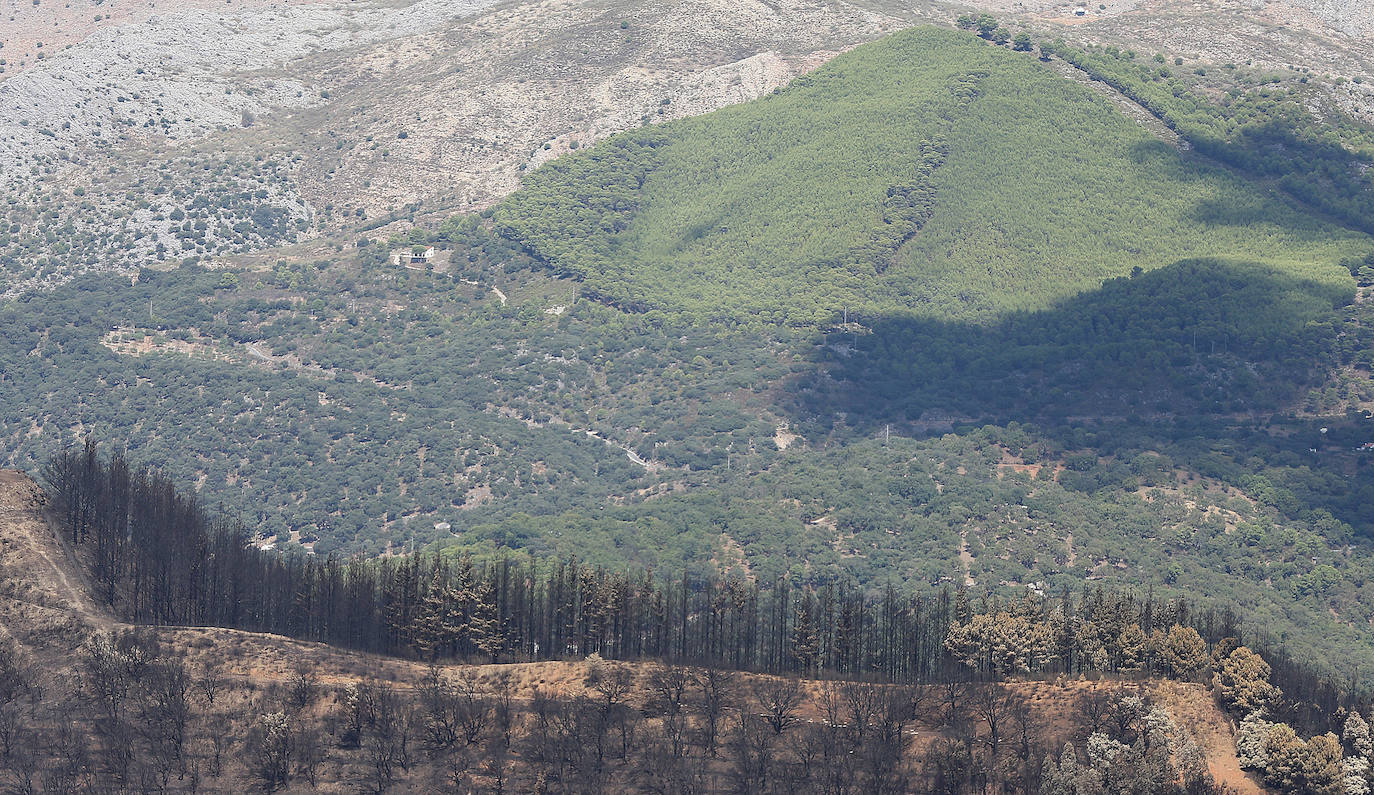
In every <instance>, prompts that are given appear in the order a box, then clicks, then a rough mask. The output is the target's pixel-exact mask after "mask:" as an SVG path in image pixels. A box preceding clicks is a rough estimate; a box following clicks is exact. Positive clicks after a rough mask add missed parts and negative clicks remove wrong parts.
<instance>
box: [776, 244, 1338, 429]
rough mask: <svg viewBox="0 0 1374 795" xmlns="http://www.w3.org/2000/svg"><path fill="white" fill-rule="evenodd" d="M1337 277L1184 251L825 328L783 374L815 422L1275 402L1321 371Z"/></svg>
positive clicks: (1059, 415)
mask: <svg viewBox="0 0 1374 795" xmlns="http://www.w3.org/2000/svg"><path fill="white" fill-rule="evenodd" d="M1352 297H1353V293H1352V291H1351V290H1350V289H1349V288H1347V287H1342V286H1340V285H1338V284H1334V283H1321V282H1316V281H1312V280H1307V279H1299V278H1295V277H1293V276H1291V275H1289V274H1286V273H1283V272H1281V271H1278V270H1275V269H1273V268H1270V267H1267V266H1264V265H1258V264H1252V263H1244V262H1233V261H1224V260H1216V259H1192V260H1184V261H1180V262H1177V263H1175V264H1173V265H1170V266H1167V267H1164V268H1160V269H1157V270H1154V271H1150V272H1146V273H1137V274H1135V275H1134V276H1132V277H1125V278H1117V279H1112V280H1109V281H1107V282H1106V283H1104V284H1103V285H1102V287H1101V288H1099V289H1098V290H1094V291H1092V292H1089V293H1084V294H1081V295H1079V296H1076V297H1073V298H1070V299H1068V300H1066V301H1063V302H1061V303H1060V304H1058V305H1057V306H1055V307H1053V308H1050V309H1046V310H1041V311H1035V312H1021V313H1015V314H1011V315H1007V316H1005V317H1004V318H1002V319H1001V320H1000V321H998V322H996V323H994V324H991V325H978V324H972V323H959V322H947V321H941V320H933V319H929V318H922V317H917V316H913V315H901V314H890V315H880V316H876V317H859V318H858V325H855V324H851V325H850V326H843V325H836V326H831V327H829V328H827V329H825V330H824V331H822V332H821V333H820V335H819V336H818V338H817V339H816V345H815V346H814V348H813V364H814V365H815V368H814V369H813V370H811V371H809V372H808V373H806V374H804V375H802V376H800V377H799V378H798V380H797V381H795V382H794V383H793V385H792V387H793V389H792V390H791V393H792V397H793V398H794V399H795V407H796V409H797V410H798V412H799V413H801V414H804V415H807V417H805V418H802V417H799V419H808V420H809V421H810V422H811V423H812V424H815V423H817V422H819V423H822V424H824V422H825V419H824V418H825V417H826V416H827V415H832V416H833V415H835V414H837V413H839V412H843V413H844V414H845V416H846V418H847V421H848V422H850V423H854V422H858V423H863V422H865V421H873V422H878V421H881V422H891V421H892V419H893V417H894V416H896V417H899V418H902V419H905V420H908V421H910V422H912V424H913V425H916V424H919V420H918V418H919V417H920V416H921V415H922V414H927V413H930V412H938V413H941V414H944V415H948V416H951V417H963V418H969V419H979V418H986V419H993V420H996V421H1011V420H1017V421H1036V422H1046V421H1049V422H1056V421H1063V420H1066V419H1069V418H1072V417H1075V416H1078V415H1089V416H1104V415H1109V416H1125V415H1128V414H1136V415H1142V416H1146V415H1177V414H1180V413H1183V412H1193V413H1197V412H1201V413H1238V412H1272V411H1277V410H1281V409H1282V408H1284V407H1285V406H1286V405H1287V404H1288V402H1289V401H1290V400H1291V399H1292V398H1293V396H1294V394H1295V393H1296V392H1297V391H1298V390H1300V389H1301V388H1303V387H1304V386H1305V385H1307V384H1310V383H1313V382H1314V380H1315V379H1317V378H1319V377H1320V376H1321V375H1322V374H1323V373H1324V370H1323V369H1322V363H1323V359H1324V357H1325V354H1326V352H1327V351H1328V349H1329V348H1330V340H1331V338H1332V337H1333V336H1334V332H1335V328H1334V326H1333V325H1332V324H1333V323H1334V322H1335V321H1336V314H1335V311H1334V310H1336V309H1338V308H1339V307H1341V306H1342V305H1344V304H1347V303H1349V301H1350V300H1351V299H1352Z"/></svg>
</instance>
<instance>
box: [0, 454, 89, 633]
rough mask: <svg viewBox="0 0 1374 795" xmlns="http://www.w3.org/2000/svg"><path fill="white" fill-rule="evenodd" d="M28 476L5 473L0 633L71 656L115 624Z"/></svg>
mask: <svg viewBox="0 0 1374 795" xmlns="http://www.w3.org/2000/svg"><path fill="white" fill-rule="evenodd" d="M46 507H47V497H46V496H45V495H44V494H43V492H42V490H41V489H39V487H38V485H37V484H35V483H34V482H33V481H32V480H31V479H29V478H28V476H26V475H24V474H23V473H20V472H15V471H12V470H0V632H3V633H4V634H6V635H9V636H11V637H13V638H14V639H15V640H16V641H18V642H19V643H20V644H21V645H22V646H24V647H25V648H27V649H29V650H30V651H32V652H34V653H35V654H38V655H40V656H46V655H48V654H53V653H62V652H64V651H69V650H70V649H71V648H72V647H73V646H74V645H75V644H76V643H79V642H80V639H81V638H82V637H84V635H85V634H86V633H87V632H89V630H90V629H91V628H93V627H110V626H112V625H113V623H114V622H113V620H112V619H111V618H110V616H109V615H108V614H106V613H105V612H104V611H102V610H100V609H99V608H97V607H96V605H95V603H94V601H93V600H92V599H91V598H90V592H89V591H88V590H87V589H86V585H85V582H84V581H83V579H82V577H81V575H80V573H79V568H78V567H76V566H75V565H74V562H73V560H72V559H71V557H70V556H69V554H68V551H67V548H66V546H65V545H64V544H63V543H62V541H61V539H59V538H58V537H57V534H56V533H55V532H54V530H53V527H52V525H51V524H50V523H49V522H48V520H47V517H46V515H45V513H44V511H45V510H46Z"/></svg>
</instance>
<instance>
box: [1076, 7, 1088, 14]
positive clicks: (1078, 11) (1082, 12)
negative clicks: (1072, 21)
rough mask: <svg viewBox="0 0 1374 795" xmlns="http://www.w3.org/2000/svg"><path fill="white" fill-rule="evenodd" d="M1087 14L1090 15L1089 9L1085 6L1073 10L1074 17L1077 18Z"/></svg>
mask: <svg viewBox="0 0 1374 795" xmlns="http://www.w3.org/2000/svg"><path fill="white" fill-rule="evenodd" d="M1086 13H1088V9H1086V8H1084V7H1083V6H1079V7H1078V8H1075V9H1074V10H1073V15H1074V16H1076V17H1081V16H1083V15H1084V14H1086Z"/></svg>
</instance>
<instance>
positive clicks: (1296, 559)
mask: <svg viewBox="0 0 1374 795" xmlns="http://www.w3.org/2000/svg"><path fill="white" fill-rule="evenodd" d="M1041 49H1042V50H1043V54H1042V52H1041V51H1030V52H1017V51H1013V50H1012V49H1009V48H1007V47H1002V46H997V45H995V44H993V43H991V42H988V41H984V40H982V39H980V38H978V37H977V36H975V35H973V34H971V33H963V32H957V31H946V30H939V29H935V28H922V29H915V30H911V31H907V32H904V33H900V34H897V35H895V36H892V37H889V38H887V39H884V40H882V41H880V42H877V43H874V44H871V45H866V46H864V47H860V48H857V49H855V50H853V51H851V52H849V53H847V54H845V55H843V56H840V57H838V58H836V59H835V60H834V61H833V62H831V63H830V64H828V65H826V66H824V67H822V68H820V69H818V70H816V71H815V72H812V73H811V74H809V75H807V76H806V77H803V78H801V79H799V80H797V81H796V82H794V83H793V84H792V85H791V86H789V87H787V88H785V89H782V90H780V91H779V92H777V93H775V94H774V95H772V96H769V97H767V98H764V99H761V100H758V101H755V102H751V103H748V104H745V105H740V106H736V107H731V108H727V109H725V110H722V111H718V112H716V113H712V114H708V115H706V116H701V117H697V118H691V119H685V120H682V121H677V122H670V123H666V124H661V125H650V126H645V127H643V128H640V129H636V130H632V131H629V132H627V133H624V134H622V135H620V136H616V137H613V138H611V139H609V140H607V141H605V142H603V143H601V144H598V145H597V146H595V147H591V148H588V149H583V150H579V151H577V152H575V153H573V154H571V155H568V156H565V157H563V158H560V159H558V160H556V161H554V162H552V163H551V164H549V165H547V166H545V167H544V168H542V169H540V170H539V171H536V172H534V173H532V174H530V175H528V177H527V178H526V180H525V185H524V188H523V189H522V190H521V191H519V192H517V193H516V194H514V195H512V196H511V197H509V198H508V199H507V200H506V201H505V202H503V203H502V204H500V205H499V206H497V207H496V208H494V209H493V210H492V211H491V212H489V213H485V214H483V215H482V216H462V217H454V218H450V219H449V220H447V221H445V222H443V223H441V224H431V225H421V226H418V227H417V228H415V229H414V230H412V231H411V232H410V233H409V234H408V235H407V236H398V237H396V238H395V239H393V240H389V241H381V242H373V241H370V240H368V239H367V237H366V235H365V234H361V233H360V234H359V235H356V236H353V237H350V238H348V239H342V238H341V239H339V240H337V241H335V245H334V247H333V251H332V253H331V254H329V255H327V256H318V255H311V256H308V257H306V256H300V255H299V254H298V253H297V252H298V250H299V249H296V248H286V249H282V250H281V252H280V254H281V256H280V258H276V259H275V264H272V265H269V266H267V267H265V268H264V267H247V266H246V265H243V266H240V267H233V268H227V269H224V268H218V269H207V268H205V267H203V265H201V264H198V263H193V262H192V263H186V264H183V265H181V266H180V267H176V268H158V269H145V270H143V271H141V272H140V273H139V274H138V278H137V279H136V280H135V281H134V282H133V283H130V279H128V278H127V277H119V276H99V275H92V276H86V277H82V278H80V279H78V280H76V281H73V282H71V283H69V284H67V285H65V286H62V287H59V288H57V289H54V290H52V291H48V292H41V293H31V294H27V295H25V296H22V297H21V298H19V299H17V300H14V301H11V302H8V303H5V304H0V439H3V440H4V441H3V445H2V447H0V449H3V451H4V454H3V455H2V456H0V463H4V464H7V465H14V466H21V467H24V468H26V469H29V470H31V471H37V469H38V467H39V466H41V462H43V461H46V460H48V458H49V457H50V456H51V454H52V453H53V452H54V451H55V450H57V449H59V448H60V447H61V446H62V445H64V444H71V443H74V442H76V441H78V440H80V439H83V438H86V437H92V438H96V439H100V440H102V442H103V443H104V444H105V445H106V446H107V447H109V446H114V447H124V448H126V450H127V455H128V457H129V459H130V460H131V461H132V462H134V463H135V464H137V465H139V466H143V465H149V466H154V467H158V468H160V469H161V470H162V471H164V472H166V473H167V474H169V475H170V476H172V477H173V478H175V479H176V480H177V481H178V482H180V483H183V484H185V485H186V486H187V487H188V488H191V489H195V490H196V491H197V493H198V495H199V498H200V499H201V501H202V502H203V503H205V504H206V505H207V506H209V507H210V508H212V509H214V510H219V509H220V508H222V509H223V511H224V512H225V513H227V514H228V515H230V516H232V517H234V518H235V519H236V520H237V521H240V522H242V523H244V524H245V525H246V526H247V527H249V528H250V529H252V530H253V531H255V532H257V533H258V534H259V538H258V542H259V543H269V542H270V543H274V544H275V545H276V548H277V549H278V550H281V551H282V552H283V554H288V555H291V554H307V553H313V554H315V555H325V556H327V555H330V554H337V555H342V556H348V555H353V554H364V555H378V554H384V553H395V552H399V551H402V550H406V549H418V548H424V547H431V546H434V547H439V548H442V549H444V550H446V551H449V552H451V553H453V554H457V553H471V554H473V555H476V556H478V557H479V558H482V559H498V558H505V557H510V558H515V559H522V560H525V559H533V560H550V559H556V558H565V557H567V556H569V555H576V556H578V557H579V558H580V559H583V560H586V561H588V562H589V563H592V564H595V565H602V566H606V567H609V568H612V569H617V570H621V569H627V568H628V569H639V570H652V571H655V572H669V573H677V572H683V571H686V572H688V573H690V574H691V575H692V576H710V575H716V574H721V573H724V574H738V575H745V576H752V577H754V578H756V579H757V580H758V581H760V582H774V581H777V580H778V579H781V578H786V579H787V580H789V581H790V582H793V583H797V584H816V585H822V584H841V585H844V586H845V587H857V588H861V589H872V590H873V591H875V592H876V591H877V590H878V589H881V588H883V587H885V586H886V585H888V584H915V585H923V586H924V585H940V584H943V583H954V584H960V583H967V584H968V585H969V587H970V588H972V589H973V590H974V592H977V593H983V592H1001V593H1003V594H1017V593H1021V592H1023V591H1024V590H1025V589H1026V588H1028V587H1030V588H1035V589H1040V590H1043V591H1045V592H1047V593H1057V592H1059V591H1060V590H1061V589H1063V588H1070V589H1074V590H1077V589H1079V588H1081V587H1082V586H1083V585H1084V584H1085V583H1088V584H1093V583H1100V584H1102V585H1104V586H1109V587H1124V588H1137V589H1140V590H1141V592H1144V590H1145V589H1150V588H1153V589H1154V591H1155V593H1157V594H1159V595H1160V596H1164V597H1167V596H1171V595H1188V596H1190V597H1193V598H1203V599H1215V600H1224V601H1227V602H1230V603H1234V604H1235V605H1237V607H1238V608H1239V609H1240V610H1241V612H1243V613H1244V614H1245V615H1247V616H1250V617H1251V618H1252V620H1253V621H1254V622H1255V623H1256V627H1254V628H1253V630H1252V631H1253V632H1254V633H1257V634H1258V635H1260V636H1264V637H1266V638H1268V639H1269V640H1271V641H1273V642H1281V643H1286V644H1289V645H1290V646H1291V648H1293V649H1294V650H1295V651H1296V652H1297V653H1300V654H1302V655H1310V656H1311V659H1312V660H1313V661H1317V662H1323V663H1325V664H1329V665H1332V666H1335V667H1337V668H1339V669H1340V670H1341V672H1342V673H1343V674H1344V675H1349V676H1362V677H1368V675H1369V672H1368V671H1363V672H1359V671H1356V670H1355V668H1354V663H1353V662H1351V661H1352V660H1354V659H1355V657H1354V656H1353V655H1352V654H1351V652H1352V651H1354V650H1366V651H1367V650H1369V649H1374V631H1372V630H1371V625H1370V622H1369V616H1370V615H1371V614H1374V564H1371V563H1370V560H1371V555H1370V552H1371V551H1374V507H1371V506H1374V468H1371V467H1370V466H1369V456H1370V455H1374V453H1370V452H1361V451H1359V450H1358V449H1357V448H1359V447H1360V446H1361V445H1363V444H1365V443H1366V442H1371V441H1374V427H1372V426H1371V425H1370V423H1369V420H1368V419H1367V416H1368V415H1367V413H1366V410H1367V409H1369V408H1374V384H1371V383H1370V372H1371V365H1374V361H1372V360H1371V350H1374V347H1371V344H1372V343H1374V313H1371V311H1370V309H1369V308H1368V305H1367V304H1366V303H1365V301H1364V300H1363V298H1364V296H1365V291H1366V288H1367V287H1368V282H1370V281H1374V240H1371V239H1370V237H1369V236H1368V230H1366V229H1362V228H1361V226H1360V224H1359V223H1355V222H1353V221H1352V218H1354V217H1355V216H1356V215H1358V213H1357V212H1355V211H1354V210H1351V208H1355V210H1358V208H1360V207H1362V206H1364V205H1363V204H1362V202H1366V201H1368V193H1369V191H1370V186H1369V184H1368V180H1367V178H1366V177H1362V176H1360V175H1359V173H1360V172H1359V170H1358V169H1353V167H1352V163H1358V162H1360V160H1361V158H1367V157H1368V154H1367V153H1368V141H1369V133H1368V132H1367V131H1363V130H1362V128H1355V127H1349V128H1346V127H1342V128H1340V131H1341V132H1340V136H1338V137H1337V138H1336V139H1328V138H1320V139H1319V138H1318V137H1314V136H1315V133H1313V130H1314V129H1316V128H1317V126H1318V125H1319V122H1318V121H1317V120H1315V119H1313V118H1312V117H1310V115H1308V116H1304V115H1303V114H1302V113H1300V112H1298V111H1295V110H1294V107H1293V106H1294V105H1296V104H1298V103H1297V102H1296V100H1294V99H1293V98H1292V97H1290V96H1289V95H1288V94H1286V93H1285V94H1282V95H1280V94H1281V92H1287V91H1290V90H1291V91H1297V90H1298V88H1297V87H1296V86H1292V87H1289V86H1284V85H1278V86H1277V87H1276V86H1275V85H1273V84H1265V85H1263V86H1258V87H1245V86H1241V85H1240V84H1239V83H1238V84H1237V85H1238V86H1240V87H1239V88H1237V90H1238V91H1240V92H1241V93H1240V94H1238V95H1236V96H1234V97H1231V99H1229V100H1228V102H1227V103H1224V104H1217V103H1213V104H1204V100H1203V99H1200V98H1199V96H1195V95H1193V94H1190V93H1189V89H1188V88H1187V86H1186V85H1185V84H1184V83H1182V82H1175V83H1174V85H1172V86H1171V85H1170V82H1169V81H1171V80H1176V79H1175V78H1172V77H1170V78H1165V77H1162V76H1161V75H1160V74H1159V70H1158V69H1157V68H1156V66H1157V64H1154V63H1153V62H1151V61H1149V60H1148V59H1147V58H1146V57H1145V56H1143V55H1142V56H1138V57H1134V58H1132V57H1128V56H1127V55H1125V54H1122V53H1115V54H1112V53H1107V52H1104V51H1078V50H1071V49H1070V48H1067V47H1064V46H1062V45H1059V46H1055V45H1046V46H1044V47H1042V48H1041ZM1071 62H1080V63H1082V64H1089V63H1090V64H1092V65H1095V66H1092V67H1091V68H1092V69H1094V70H1095V73H1096V74H1097V76H1098V79H1101V80H1103V81H1105V82H1108V83H1110V84H1113V85H1117V84H1119V86H1118V87H1119V88H1122V90H1123V91H1126V89H1130V88H1131V87H1132V86H1136V87H1137V88H1139V89H1140V91H1139V92H1138V93H1139V98H1140V99H1141V100H1142V104H1144V105H1146V106H1147V107H1151V105H1150V103H1149V102H1148V101H1146V100H1151V99H1152V98H1157V95H1162V94H1165V93H1167V95H1168V96H1169V97H1172V98H1174V100H1176V101H1177V102H1179V103H1183V102H1187V103H1190V104H1189V105H1188V107H1190V108H1192V109H1193V111H1194V113H1193V115H1192V116H1189V117H1187V119H1185V118H1184V117H1183V116H1180V117H1179V120H1177V121H1176V122H1175V123H1174V124H1173V127H1174V128H1175V129H1176V130H1177V131H1178V134H1179V135H1180V136H1182V137H1181V139H1180V140H1181V141H1183V142H1185V143H1186V142H1190V141H1194V140H1195V139H1196V141H1201V142H1202V143H1193V144H1191V145H1190V146H1182V145H1176V144H1177V142H1170V141H1165V140H1161V139H1160V138H1159V137H1158V136H1157V135H1156V134H1155V133H1152V132H1150V131H1148V130H1146V129H1145V128H1144V127H1142V126H1140V125H1139V124H1137V123H1136V122H1134V121H1132V120H1131V119H1129V118H1127V117H1126V116H1124V115H1122V113H1121V112H1120V111H1119V110H1118V109H1117V107H1116V106H1115V105H1114V104H1113V103H1112V101H1110V100H1109V99H1107V98H1105V97H1104V95H1102V94H1101V93H1099V92H1095V91H1093V90H1092V89H1090V88H1088V87H1085V86H1084V85H1082V84H1080V83H1077V82H1074V81H1070V80H1066V79H1065V78H1064V76H1063V75H1062V74H1061V72H1060V71H1059V70H1061V69H1073V68H1078V67H1074V66H1070V65H1069V64H1070V63H1071ZM1082 68H1083V69H1084V70H1085V71H1088V70H1089V67H1082ZM1142 69H1144V70H1148V74H1149V75H1150V77H1148V78H1147V77H1146V76H1145V75H1146V72H1142V71H1141V70H1142ZM1165 71H1167V69H1166V70H1165ZM1109 78H1110V79H1109ZM1156 78H1157V79H1156ZM1131 81H1135V82H1131ZM1293 82H1295V83H1296V81H1293ZM1151 92H1152V93H1151ZM1175 92H1179V93H1175ZM1261 92H1265V93H1267V95H1268V96H1263V97H1262V96H1260V93H1261ZM1127 93H1131V92H1129V91H1127ZM1228 96H1229V95H1228ZM1161 102H1162V100H1161ZM1170 107H1172V106H1170ZM1160 108H1161V109H1160V113H1161V115H1164V114H1166V113H1168V112H1173V111H1172V110H1170V109H1168V108H1164V107H1163V106H1162V105H1161V106H1160ZM1188 119H1192V121H1188ZM1200 119H1201V120H1204V121H1206V122H1207V123H1206V124H1205V125H1204V124H1203V123H1202V121H1198V120H1200ZM1190 124H1191V125H1192V126H1190ZM1261 128H1262V129H1261ZM1204 133H1206V134H1207V135H1209V136H1211V137H1209V138H1206V139H1205V140H1204V138H1203V134H1204ZM1361 136H1364V137H1361ZM1276 140H1280V141H1284V142H1287V144H1286V145H1288V146H1289V147H1290V149H1291V150H1292V151H1294V152H1296V151H1297V150H1298V149H1299V148H1301V151H1302V153H1303V156H1304V157H1307V158H1310V159H1311V164H1310V167H1308V168H1305V169H1303V170H1302V171H1301V172H1299V171H1296V170H1294V169H1292V168H1289V170H1288V171H1284V170H1283V167H1281V166H1280V165H1276V164H1274V163H1271V162H1267V161H1265V160H1264V159H1263V158H1262V157H1260V155H1258V154H1256V153H1257V152H1268V151H1273V146H1274V143H1273V142H1274V141H1276ZM1342 169H1344V170H1342ZM1310 174H1328V175H1332V174H1335V175H1342V176H1341V179H1340V180H1335V179H1326V181H1325V182H1324V183H1323V184H1325V185H1327V186H1328V187H1331V186H1334V187H1332V189H1331V190H1329V191H1328V192H1327V194H1323V196H1321V197H1315V198H1314V193H1313V191H1311V190H1309V188H1310V184H1309V183H1308V182H1305V181H1304V180H1305V179H1307V177H1306V176H1304V175H1310ZM412 244H424V245H429V244H433V245H436V246H438V247H439V248H440V249H441V250H442V251H443V252H444V258H443V259H444V260H445V261H446V265H443V266H441V267H436V268H434V269H433V270H408V269H404V268H397V267H396V266H392V265H390V264H389V262H388V261H387V252H388V250H389V249H390V248H391V247H392V246H400V245H412ZM245 262H246V261H245ZM496 290H500V293H499V294H498V293H497V292H496ZM502 296H504V298H503V297H502ZM1323 429H1324V430H1323Z"/></svg>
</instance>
